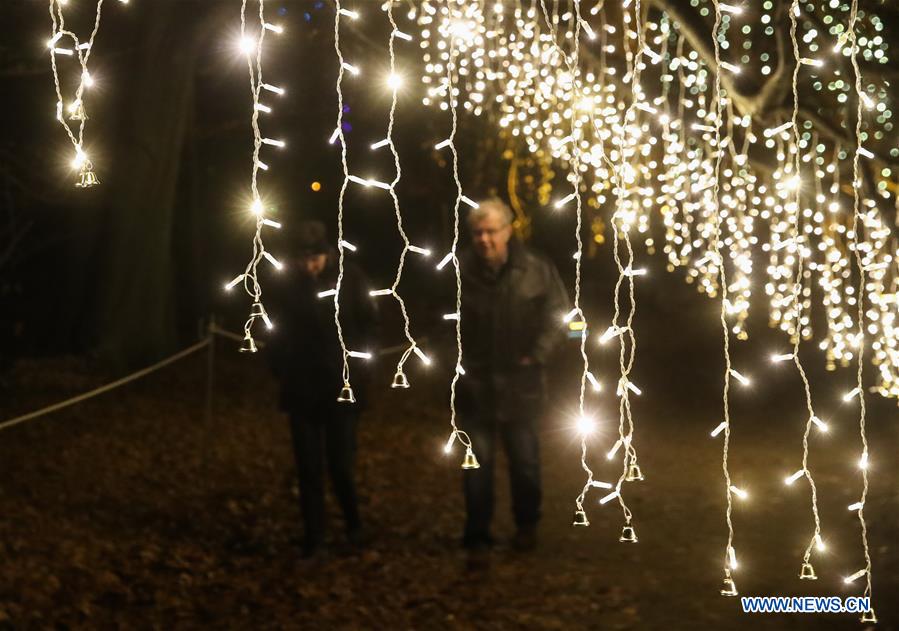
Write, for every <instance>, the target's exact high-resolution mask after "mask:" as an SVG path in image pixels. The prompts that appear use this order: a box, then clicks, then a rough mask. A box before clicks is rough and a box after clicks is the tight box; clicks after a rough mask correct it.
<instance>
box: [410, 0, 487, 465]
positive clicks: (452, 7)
mask: <svg viewBox="0 0 899 631" xmlns="http://www.w3.org/2000/svg"><path fill="white" fill-rule="evenodd" d="M463 6H464V2H463V0H446V1H445V4H444V5H443V7H442V8H443V20H442V21H441V23H440V27H439V28H440V33H441V35H442V37H443V38H444V41H445V42H446V45H447V46H448V49H449V50H448V58H447V64H446V75H445V81H446V86H447V94H448V102H449V105H448V109H449V111H450V115H451V121H452V126H451V127H450V133H449V137H448V138H447V139H446V140H445V141H444V142H446V143H447V144H446V145H444V146H445V147H446V148H448V149H449V150H450V153H451V154H452V157H453V159H452V165H453V183H454V184H455V185H456V199H455V201H454V202H453V243H452V246H451V247H450V251H449V254H447V255H446V256H445V257H444V258H443V260H441V262H440V263H438V265H437V269H442V268H443V267H444V266H445V265H446V264H448V263H449V262H452V264H453V271H454V272H455V280H456V311H455V313H456V314H460V315H459V317H457V318H454V322H455V332H456V369H455V370H454V371H453V377H452V379H451V380H450V410H449V412H450V427H451V431H450V436H449V438H448V439H447V443H446V448H445V451H446V452H447V453H449V452H450V448H451V445H452V444H453V443H454V442H455V441H457V440H458V441H459V442H460V443H461V444H462V445H463V446H464V447H465V457H464V459H463V460H462V468H463V469H477V468H479V467H480V464H479V463H478V460H477V458H476V456H475V453H474V448H473V446H472V444H471V439H470V438H469V436H468V434H467V433H466V432H465V431H464V430H462V429H460V428H459V426H458V425H457V423H456V386H457V384H458V382H459V377H460V376H461V375H463V374H465V371H464V370H463V369H462V318H461V313H462V273H461V270H460V268H459V258H458V256H457V255H456V249H457V248H458V246H459V206H460V205H461V204H462V203H466V204H468V205H469V206H471V207H472V208H477V207H478V204H477V203H476V202H474V201H473V200H471V199H469V198H468V197H466V196H465V195H463V194H462V181H461V180H460V179H459V152H458V150H457V148H456V144H455V139H456V132H457V131H458V125H459V115H458V100H457V98H456V91H455V88H454V86H455V84H456V81H457V79H458V74H457V73H458V68H457V66H456V63H457V59H458V47H459V46H460V45H461V44H462V43H463V40H464V37H462V36H460V35H459V33H458V30H457V29H455V28H454V24H455V19H456V18H457V15H458V12H460V11H461V10H462V7H463ZM441 144H442V143H441ZM415 348H416V349H417V348H418V347H417V346H416V347H415Z"/></svg>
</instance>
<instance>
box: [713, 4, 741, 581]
mask: <svg viewBox="0 0 899 631" xmlns="http://www.w3.org/2000/svg"><path fill="white" fill-rule="evenodd" d="M712 3H713V5H714V8H715V24H714V26H713V27H712V39H713V46H714V55H715V72H714V75H715V79H714V89H713V91H712V102H713V105H712V112H713V114H714V124H715V131H714V138H715V149H716V155H715V158H714V174H713V176H712V177H713V180H712V205H713V210H712V212H713V221H714V234H713V236H712V250H713V251H714V253H715V259H716V266H717V267H718V278H719V283H720V291H721V310H720V322H721V331H722V334H723V339H724V387H723V390H722V404H723V405H722V408H723V416H724V421H723V423H724V445H723V447H722V454H721V468H722V471H723V472H724V494H725V498H726V501H727V508H726V510H725V522H726V523H727V545H726V547H725V555H724V580H723V586H722V589H721V594H722V595H723V596H736V595H737V593H738V592H737V587H736V583H735V582H734V580H733V575H732V571H733V570H735V569H736V553H735V551H734V547H733V544H734V524H733V519H732V516H731V513H732V512H733V490H732V488H733V484H732V482H731V476H730V468H729V466H728V452H729V450H730V401H729V392H730V379H731V376H732V375H731V370H732V368H731V358H730V329H729V327H728V325H727V307H726V305H727V292H728V285H727V273H726V270H725V267H724V257H723V256H722V254H721V200H720V193H719V187H720V180H721V159H722V152H721V142H722V140H721V118H722V112H721V100H722V94H721V73H720V71H719V68H720V66H721V43H720V42H719V40H718V34H719V32H720V31H721V7H720V5H719V3H718V0H712Z"/></svg>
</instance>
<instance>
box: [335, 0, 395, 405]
mask: <svg viewBox="0 0 899 631" xmlns="http://www.w3.org/2000/svg"><path fill="white" fill-rule="evenodd" d="M341 18H346V19H349V20H358V19H359V13H358V12H357V11H353V10H351V9H346V8H344V7H342V6H341V3H340V0H335V11H334V52H335V53H336V54H337V85H336V86H335V90H336V92H337V124H336V126H335V127H334V132H333V133H332V134H331V138H330V140H329V142H330V143H331V144H333V143H334V142H339V143H340V164H341V168H342V169H343V183H342V184H341V185H340V192H339V193H338V195H337V245H338V247H337V283H336V284H335V286H334V290H333V294H332V293H330V292H329V293H328V294H327V295H328V296H332V297H333V300H334V325H335V327H336V328H337V340H338V342H339V344H340V349H341V354H342V358H341V359H342V361H343V371H342V375H343V385H342V387H341V389H340V393H339V394H338V395H337V401H338V402H339V403H355V402H356V396H355V394H354V393H353V387H352V385H351V384H350V362H349V359H350V358H351V357H353V358H361V359H370V358H371V355H368V354H367V353H361V352H359V351H351V350H349V349H347V346H346V341H345V340H344V337H343V327H342V326H341V323H340V289H341V287H342V285H343V276H344V267H345V266H344V255H345V252H346V250H350V251H355V249H356V248H355V247H353V246H352V245H351V244H349V243H348V242H347V241H345V240H344V238H343V234H344V223H343V211H344V197H345V196H346V189H347V187H348V186H349V183H350V182H354V183H356V184H359V185H361V186H365V187H369V186H375V187H377V188H382V189H384V190H390V191H392V188H393V187H392V185H390V184H387V183H385V182H379V181H377V180H371V179H364V178H360V177H357V176H354V175H351V174H350V170H349V166H348V163H347V146H346V136H345V135H344V126H343V114H344V108H343V78H344V76H345V74H346V73H349V74H351V75H353V76H356V75H358V74H359V72H360V71H359V68H358V67H357V66H355V65H353V64H351V63H349V62H347V61H346V60H345V59H344V57H343V51H342V50H341V48H340V23H341ZM397 175H399V173H397Z"/></svg>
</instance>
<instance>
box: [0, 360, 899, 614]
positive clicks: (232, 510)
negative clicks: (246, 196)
mask: <svg viewBox="0 0 899 631" xmlns="http://www.w3.org/2000/svg"><path fill="white" fill-rule="evenodd" d="M220 351H221V352H220V353H219V360H218V362H217V363H218V366H217V374H216V387H215V392H216V396H215V413H214V415H213V417H212V418H211V419H207V418H206V417H205V414H204V388H205V384H204V379H205V363H204V358H203V356H202V354H201V355H199V356H196V357H193V358H190V359H187V360H184V361H182V362H181V363H179V364H177V365H175V366H173V367H170V368H168V369H166V370H165V371H163V372H160V373H156V374H154V375H152V376H150V377H148V378H146V379H144V380H142V381H139V382H137V383H134V384H131V385H129V386H126V387H125V388H122V389H120V390H118V391H116V392H113V393H110V394H108V395H105V396H103V397H101V398H97V399H94V400H92V401H89V402H86V403H83V404H81V405H79V406H77V407H75V408H71V409H69V410H66V411H62V412H59V413H57V414H55V415H53V416H50V417H47V418H43V419H40V420H36V421H32V422H31V423H29V424H27V425H23V426H19V427H16V428H14V429H10V430H7V431H5V432H3V433H2V434H0V480H2V482H0V507H2V517H0V563H2V572H0V628H12V629H31V628H54V629H67V628H138V629H142V628H147V629H151V628H155V629H182V628H185V629H191V628H245V629H269V628H283V629H344V628H346V629H350V628H366V629H381V628H392V629H819V628H820V629H856V628H859V626H860V625H859V623H858V619H857V616H854V615H850V614H843V615H835V614H827V615H813V614H806V615H799V614H796V615H759V614H754V615H753V614H743V613H741V612H740V610H739V601H738V600H737V599H729V598H724V597H722V596H720V595H719V594H718V590H719V588H720V582H721V566H722V560H723V547H724V537H725V534H726V527H725V523H724V494H723V482H722V474H721V468H720V467H721V453H720V449H721V443H720V440H715V439H711V438H710V437H709V430H710V429H711V428H712V427H714V426H715V425H716V424H717V414H719V412H718V411H716V409H715V397H710V399H709V403H708V407H709V409H708V410H707V411H706V412H702V413H698V412H696V410H697V405H680V404H679V401H680V402H683V401H684V394H683V393H682V392H679V390H678V388H677V387H676V383H677V381H676V379H674V380H673V381H671V382H670V383H673V384H675V385H673V386H671V387H668V388H667V389H666V381H665V379H663V378H661V377H654V378H653V377H651V376H647V377H645V378H644V379H645V380H646V382H645V383H644V390H647V391H652V392H655V393H656V394H655V395H654V396H647V397H644V398H643V399H641V400H640V401H638V402H637V403H635V406H636V408H635V409H636V417H637V423H638V429H637V449H638V452H639V456H640V463H641V465H642V466H643V469H644V472H645V474H646V476H647V477H646V480H645V481H644V482H642V483H639V484H630V485H627V486H626V487H625V497H626V498H627V500H628V502H629V504H630V506H631V508H632V510H633V512H634V519H635V522H634V523H635V525H636V528H637V533H638V535H639V538H640V542H639V543H638V544H637V545H628V544H623V543H619V542H618V535H619V532H620V528H621V525H622V518H621V514H620V510H619V509H618V508H617V505H616V504H615V503H612V504H609V505H607V506H602V507H600V506H599V505H598V504H597V502H596V500H597V498H598V495H596V494H594V495H591V496H590V497H589V498H588V506H589V514H590V521H591V526H590V527H589V528H573V527H572V526H571V516H572V507H573V499H574V497H575V495H576V494H577V492H578V490H579V487H580V485H581V484H582V475H581V472H580V468H579V461H578V460H579V445H578V444H577V442H576V440H575V439H574V438H573V434H572V432H571V430H570V427H569V425H570V421H569V420H568V419H567V418H566V414H565V413H564V412H563V411H562V408H563V407H564V406H563V404H562V403H561V402H560V401H563V400H564V397H562V398H561V399H560V398H557V399H556V403H555V406H554V409H553V410H552V411H551V412H552V413H550V414H549V415H548V416H547V418H546V420H545V422H544V425H543V429H542V441H543V443H542V457H543V466H544V489H545V504H544V520H543V522H542V525H541V530H540V545H539V548H538V549H537V550H536V551H535V552H533V553H526V554H522V553H516V552H514V551H512V550H510V549H509V547H508V543H507V542H508V539H509V537H510V536H511V534H512V525H511V520H510V517H509V510H508V493H507V490H506V478H505V474H504V473H502V472H501V473H500V475H499V478H498V488H499V491H500V492H499V498H498V505H499V506H498V511H497V514H498V516H497V523H496V533H495V534H496V535H497V536H498V539H499V545H498V546H497V548H496V549H495V550H494V552H493V553H492V558H491V566H490V568H489V570H487V571H486V572H481V573H471V572H469V571H467V570H466V568H465V557H464V555H463V554H462V551H461V550H460V548H459V542H458V537H459V535H460V531H461V524H462V501H461V499H462V498H461V476H462V472H461V471H460V470H459V469H458V464H459V461H460V458H461V454H460V453H454V454H453V455H452V456H450V457H446V456H444V454H443V452H442V445H443V442H444V440H445V438H446V435H447V433H446V429H447V415H446V411H445V408H444V401H445V386H446V382H445V380H444V377H445V376H446V375H445V374H443V373H441V372H440V371H439V370H436V371H434V372H432V373H430V374H427V373H423V372H420V371H418V370H415V371H410V378H411V379H412V380H413V388H412V389H411V390H409V391H400V392H397V391H390V390H385V391H383V392H380V393H379V394H378V395H377V397H376V399H375V401H374V403H373V406H372V408H371V410H370V411H369V413H367V414H366V415H365V417H364V420H363V423H362V425H361V428H360V436H359V443H360V458H359V486H360V490H361V494H362V502H363V510H364V516H365V518H366V519H367V522H368V525H369V526H370V528H371V530H372V532H373V533H374V540H373V542H372V544H371V545H370V547H369V548H368V549H366V550H365V551H363V552H361V553H357V552H353V551H351V550H350V549H348V548H347V547H346V546H344V545H343V543H342V541H341V539H340V537H339V536H338V535H339V533H340V528H339V519H338V516H337V514H336V513H335V514H334V516H333V519H332V524H334V526H335V528H334V531H335V533H337V534H336V535H335V537H334V541H333V545H332V552H331V554H330V556H329V557H328V558H327V559H325V560H320V561H316V562H307V561H303V560H301V559H300V555H299V547H298V542H299V538H300V527H299V523H300V520H299V509H298V502H297V496H296V485H295V478H294V472H293V462H292V457H291V454H290V448H289V435H288V427H287V423H286V420H285V419H284V418H283V417H281V416H280V415H279V414H278V412H277V411H276V410H275V409H274V390H273V387H272V384H271V383H270V382H269V381H268V378H267V374H266V371H265V369H264V367H263V366H262V365H261V363H260V362H259V361H258V359H255V358H254V359H248V358H246V357H237V356H236V355H237V354H236V353H233V352H232V351H233V348H231V346H230V345H226V348H225V349H222V348H221V347H220ZM386 363H389V362H386ZM669 368H670V367H669ZM384 372H385V374H387V373H389V372H390V371H389V366H385V371H384ZM386 378H389V375H387V377H386ZM102 380H103V377H102V376H100V375H95V374H93V373H92V372H91V371H90V370H89V369H88V368H86V367H85V366H84V365H83V364H82V363H80V362H77V361H58V360H54V361H48V360H43V361H35V362H20V364H19V365H18V367H17V369H16V371H15V373H14V374H13V381H12V389H11V390H10V391H8V392H7V393H5V395H4V397H3V400H0V417H3V418H5V417H9V416H11V415H13V414H14V413H17V412H20V411H25V410H28V409H31V408H33V407H37V406H39V405H41V404H44V403H49V402H52V401H55V400H57V399H59V398H63V397H65V396H68V395H70V394H72V393H76V392H79V391H82V390H84V389H87V388H89V387H91V386H93V385H95V384H98V383H101V382H102ZM669 385H670V384H669ZM562 394H564V392H563V393H562ZM602 396H606V397H608V395H602ZM694 403H695V402H694ZM738 403H739V402H738ZM744 403H745V400H744ZM597 405H598V406H599V408H600V409H601V410H602V414H601V415H600V416H601V418H602V419H604V420H603V422H602V428H603V429H602V430H601V432H600V433H599V435H598V436H597V437H596V441H595V442H594V443H592V444H591V447H592V452H591V453H592V462H593V463H594V465H595V469H596V472H597V477H598V478H600V479H606V480H612V479H613V478H614V476H616V475H617V470H616V467H617V465H614V464H613V463H611V462H608V461H606V459H605V458H604V456H603V455H602V454H603V452H604V451H605V450H606V449H608V447H609V445H610V444H611V442H613V440H614V436H615V435H616V433H617V422H616V421H611V422H610V421H609V420H608V419H609V418H614V417H613V416H612V415H613V414H614V412H613V410H614V408H613V406H612V405H609V404H608V402H607V403H606V404H601V403H600V404H597ZM603 405H605V407H603ZM703 405H705V403H703ZM784 405H785V406H786V404H784ZM801 405H802V403H801V401H800V400H799V399H798V397H797V398H796V400H795V401H794V400H791V401H790V403H789V406H788V407H789V410H790V411H789V413H787V412H786V411H783V412H781V407H782V406H780V404H777V405H773V406H769V407H768V408H767V411H759V412H758V413H756V414H755V415H754V416H752V415H750V414H748V413H747V412H746V411H745V410H744V411H743V412H742V413H741V414H738V416H737V418H736V419H735V422H734V426H735V431H734V437H733V449H732V452H731V468H732V470H733V471H734V472H735V483H737V484H739V485H741V486H744V487H746V488H747V489H748V490H749V491H750V493H751V497H750V499H749V500H748V501H747V502H746V503H742V504H740V505H738V506H736V507H735V511H734V523H735V528H736V540H735V542H736V548H737V551H738V554H739V557H740V561H741V567H740V569H739V570H738V572H737V573H736V580H737V585H738V587H739V589H740V592H741V594H742V595H769V594H770V595H800V594H816V595H831V594H833V595H856V594H858V593H859V591H858V589H857V588H855V587H853V588H852V589H849V588H847V587H846V586H844V585H843V583H842V580H841V577H842V576H843V575H845V574H848V573H851V572H853V571H855V570H856V569H858V568H859V567H862V566H863V561H862V556H861V547H860V545H861V544H860V535H859V527H858V523H857V520H856V519H855V517H854V514H853V513H850V512H849V511H847V510H846V505H848V504H850V503H851V502H853V501H855V500H856V499H857V496H858V494H859V489H860V483H859V476H858V472H857V469H854V468H853V467H852V460H853V459H854V458H855V457H856V456H855V455H856V453H857V452H858V450H859V447H858V433H857V425H856V424H857V420H856V418H855V414H856V409H855V408H850V409H843V410H842V411H841V412H840V416H839V417H838V418H834V419H833V422H832V424H833V426H834V427H833V430H832V432H831V435H830V436H829V437H827V438H820V437H817V436H816V437H814V438H813V440H812V456H811V461H810V463H811V466H812V468H813V470H814V472H815V474H816V476H817V481H818V487H819V495H820V498H821V516H822V522H823V527H824V534H825V538H826V540H827V543H828V545H829V550H828V552H827V553H826V554H823V555H821V556H816V557H814V559H813V560H814V563H815V568H816V570H817V572H818V575H819V580H818V581H815V582H808V581H799V579H798V578H797V573H798V570H799V565H800V561H801V554H802V549H803V547H804V544H805V543H806V541H807V540H808V537H810V535H811V532H812V531H811V527H812V526H811V515H810V510H809V498H808V489H807V487H805V486H803V485H802V484H797V485H795V487H791V488H787V487H785V486H784V485H783V482H782V479H783V476H784V475H785V474H788V473H789V472H791V471H793V470H795V469H796V468H797V465H798V463H799V462H800V461H799V458H800V457H801V447H800V442H799V441H800V439H801V423H797V422H795V418H796V417H797V415H798V414H800V412H801ZM700 407H701V406H700ZM870 415H871V421H870V434H871V443H872V454H871V460H872V463H873V467H872V487H871V496H870V499H869V503H868V505H867V508H866V513H867V515H868V519H869V523H870V532H869V536H870V540H871V548H872V555H873V558H874V596H875V605H876V609H877V613H878V616H879V617H880V619H881V624H880V625H879V628H881V629H890V628H897V625H899V605H897V602H896V601H897V598H896V596H897V594H899V544H897V541H899V501H897V500H899V497H897V489H899V486H897V481H899V462H897V460H899V459H897V457H896V455H897V453H899V450H897V445H899V441H897V426H896V409H895V406H894V405H893V404H891V403H885V404H879V403H877V402H875V403H873V404H872V410H871V413H870ZM332 509H333V506H332Z"/></svg>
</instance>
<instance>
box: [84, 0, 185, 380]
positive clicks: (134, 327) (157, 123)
mask: <svg viewBox="0 0 899 631" xmlns="http://www.w3.org/2000/svg"><path fill="white" fill-rule="evenodd" d="M183 17H184V16H183V11H181V10H179V6H178V3H175V2H153V3H147V5H145V7H144V11H143V15H142V16H140V19H138V20H135V39H136V41H135V47H136V53H135V55H134V61H133V67H132V69H131V70H130V72H128V76H127V77H123V80H124V82H125V84H126V85H127V86H128V89H127V90H126V91H123V96H122V98H121V101H120V102H121V105H120V107H121V108H122V112H121V115H120V121H119V137H118V139H117V141H116V143H115V146H116V147H117V148H118V149H117V154H116V155H115V156H113V157H114V160H110V161H109V162H107V163H106V164H105V165H103V166H105V169H102V171H104V172H105V175H103V176H102V177H103V178H104V180H103V184H104V185H105V186H107V187H108V194H109V197H108V206H107V217H106V219H105V226H106V230H105V238H104V239H103V240H102V243H101V251H100V253H99V256H98V262H99V263H100V266H99V270H98V278H97V287H96V291H97V300H96V304H97V309H98V313H97V316H96V318H95V319H94V322H95V323H96V326H97V330H96V332H95V336H96V339H97V340H98V351H99V355H100V358H101V359H103V360H105V361H107V362H109V363H112V364H113V365H118V366H130V365H134V364H137V363H141V362H146V361H148V360H151V359H155V358H158V357H159V355H160V353H164V352H167V351H169V350H171V349H172V348H173V347H174V346H175V344H176V343H177V339H176V325H175V322H176V320H175V304H174V300H173V285H174V283H173V280H174V278H173V276H174V274H175V273H177V270H175V269H174V266H173V252H172V245H173V234H172V231H173V218H174V213H175V212H176V208H175V205H176V187H177V184H178V174H179V170H180V162H181V153H182V145H183V142H184V132H185V127H186V125H187V123H188V119H189V116H190V112H191V106H192V99H193V78H194V77H193V75H194V67H195V64H196V59H197V48H196V46H197V44H196V41H195V39H196V38H194V37H192V36H191V35H192V33H191V32H190V26H189V24H190V23H192V22H193V20H184V19H182V18H183ZM98 166H100V165H98Z"/></svg>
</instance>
